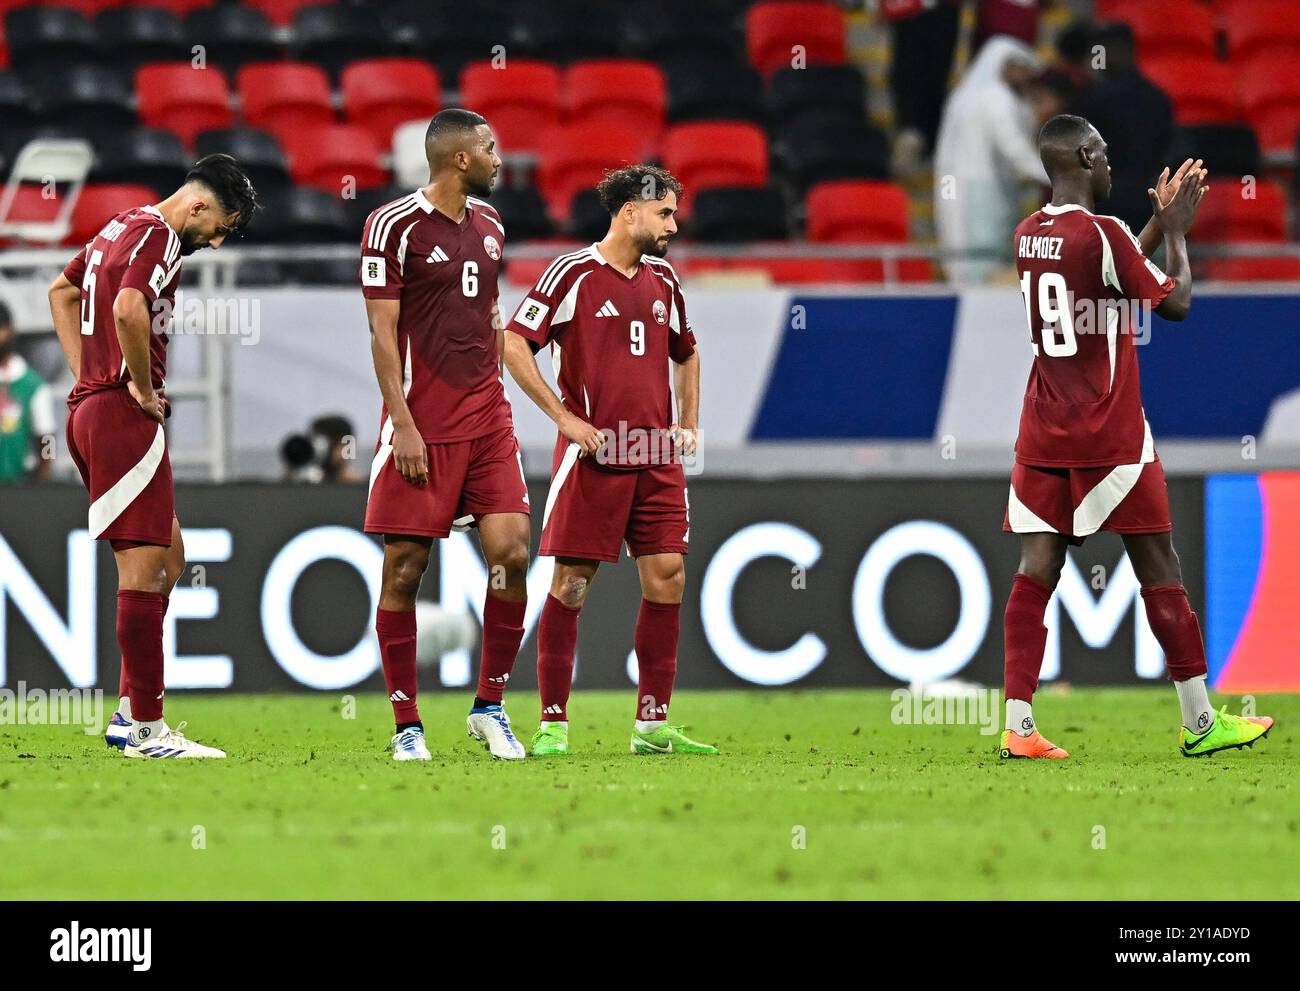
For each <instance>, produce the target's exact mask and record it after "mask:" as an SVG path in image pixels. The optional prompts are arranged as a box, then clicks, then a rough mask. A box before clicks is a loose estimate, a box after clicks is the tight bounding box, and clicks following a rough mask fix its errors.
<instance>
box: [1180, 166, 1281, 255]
mask: <svg viewBox="0 0 1300 991" xmlns="http://www.w3.org/2000/svg"><path fill="white" fill-rule="evenodd" d="M1250 188H1251V187H1250V186H1247V185H1245V184H1244V183H1237V182H1233V181H1231V180H1228V181H1224V182H1220V183H1215V182H1213V177H1211V183H1210V191H1209V193H1207V194H1206V198H1205V202H1203V203H1202V204H1201V207H1200V209H1199V210H1198V211H1197V214H1196V223H1195V225H1194V226H1193V227H1192V238H1193V240H1195V241H1199V242H1201V243H1203V244H1208V243H1215V242H1234V241H1244V242H1255V243H1272V244H1276V243H1279V242H1284V241H1286V239H1287V230H1286V223H1287V212H1288V207H1287V201H1286V194H1285V193H1283V191H1282V189H1281V187H1280V186H1278V185H1277V184H1276V183H1272V182H1258V183H1256V184H1255V185H1254V187H1253V188H1254V193H1255V195H1254V197H1253V198H1249V199H1248V198H1247V197H1246V195H1245V192H1246V191H1247V190H1249V189H1250Z"/></svg>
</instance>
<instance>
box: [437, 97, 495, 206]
mask: <svg viewBox="0 0 1300 991" xmlns="http://www.w3.org/2000/svg"><path fill="white" fill-rule="evenodd" d="M424 154H425V157H426V158H428V160H429V177H430V179H431V180H433V181H437V179H438V178H439V176H446V175H447V174H448V173H455V174H457V175H459V176H460V178H461V181H462V182H463V183H464V185H465V191H466V192H467V193H469V194H470V195H472V196H487V195H489V194H490V193H491V192H492V183H493V181H494V180H495V179H496V173H497V169H498V168H500V167H501V159H500V158H498V157H497V154H496V136H495V135H493V133H492V128H491V127H490V126H489V125H488V122H487V120H486V119H485V118H484V117H483V116H482V115H481V114H476V113H474V111H472V110H463V109H461V108H459V107H450V108H448V109H446V110H442V111H439V112H438V113H437V114H436V115H435V116H434V118H433V120H431V121H429V129H428V130H427V131H425V132H424Z"/></svg>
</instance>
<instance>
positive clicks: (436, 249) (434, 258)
mask: <svg viewBox="0 0 1300 991" xmlns="http://www.w3.org/2000/svg"><path fill="white" fill-rule="evenodd" d="M446 260H447V252H445V251H443V250H442V246H441V245H437V244H435V245H434V246H433V250H432V251H431V252H429V257H428V258H426V259H425V261H427V262H445V261H446Z"/></svg>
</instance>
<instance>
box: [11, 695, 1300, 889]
mask: <svg viewBox="0 0 1300 991" xmlns="http://www.w3.org/2000/svg"><path fill="white" fill-rule="evenodd" d="M1223 701H1228V702H1229V703H1230V708H1231V710H1232V711H1237V708H1238V707H1239V705H1240V700H1239V699H1224V700H1223ZM466 703H467V699H466V698H465V697H463V693H455V694H451V693H440V694H429V695H426V696H425V697H424V698H422V699H421V705H422V715H423V716H424V720H425V725H426V728H427V731H428V733H429V744H430V749H432V750H433V751H434V760H433V762H432V763H431V764H419V763H409V764H396V763H394V762H393V761H392V760H391V759H390V758H389V757H388V756H387V754H386V753H385V752H384V745H385V744H386V742H387V740H388V737H389V735H390V733H391V722H390V710H389V706H388V702H387V699H385V698H384V697H383V696H382V695H364V696H359V697H358V698H357V699H356V713H355V718H354V719H345V718H343V712H342V711H341V706H340V701H339V698H338V697H337V696H326V695H301V696H248V695H245V696H215V695H214V696H200V695H184V694H179V693H178V694H177V695H176V696H175V697H172V696H169V698H168V706H169V714H170V716H169V718H171V719H173V720H180V719H185V720H188V721H189V732H190V733H191V734H192V735H193V736H194V737H195V738H196V739H199V740H201V741H203V742H206V743H210V744H214V745H217V746H222V747H224V748H226V749H227V750H228V751H229V752H230V754H231V758H230V759H229V760H226V761H217V762H208V761H195V762H184V761H156V762H154V761H129V760H125V759H123V758H121V757H120V756H118V754H117V751H112V750H109V749H108V748H107V747H105V746H104V744H103V742H102V740H101V739H100V738H99V737H88V736H85V735H83V734H82V733H81V730H80V729H79V728H78V727H67V726H55V727H49V726H40V727H28V726H4V727H0V863H3V864H4V869H3V871H0V897H3V898H6V899H43V898H60V899H142V898H148V897H162V898H182V899H223V898H253V899H292V898H309V899H331V898H348V899H351V898H415V899H425V898H435V899H436V898H492V899H505V898H523V899H542V898H557V897H558V898H567V897H576V898H631V899H638V898H744V899H749V898H868V899H877V898H904V899H910V898H1013V897H1027V898H1053V899H1055V898H1070V899H1073V898H1090V899H1098V898H1102V899H1109V898H1121V899H1130V898H1157V899H1160V898H1179V899H1205V898H1219V897H1222V898H1241V897H1249V896H1253V895H1256V896H1264V897H1270V898H1286V899H1295V898H1300V875H1297V874H1296V872H1295V871H1293V870H1290V869H1288V868H1289V866H1290V865H1292V864H1294V862H1295V859H1294V858H1295V855H1296V851H1297V849H1298V848H1300V783H1298V780H1297V775H1296V773H1295V768H1296V766H1297V757H1300V747H1298V746H1297V742H1296V728H1297V727H1298V726H1300V696H1261V697H1260V698H1259V699H1258V704H1257V708H1258V711H1259V712H1261V713H1267V714H1270V715H1273V716H1275V717H1277V718H1278V720H1279V724H1278V725H1277V726H1276V727H1274V729H1273V731H1272V733H1271V734H1270V735H1269V738H1268V739H1267V740H1264V741H1261V742H1260V743H1258V744H1256V746H1255V748H1254V749H1253V750H1245V751H1236V750H1233V751H1229V752H1226V753H1222V754H1218V755H1215V756H1213V757H1210V758H1205V759H1198V760H1187V759H1184V758H1183V757H1181V756H1180V755H1179V754H1178V752H1177V750H1176V734H1177V716H1178V707H1177V702H1176V700H1175V698H1174V693H1173V691H1172V690H1171V689H1170V688H1169V687H1168V686H1159V687H1150V688H1132V689H1075V690H1072V691H1062V690H1057V691H1046V692H1044V693H1042V694H1040V696H1039V699H1038V702H1037V704H1036V705H1035V714H1036V715H1037V716H1038V718H1039V721H1040V723H1041V724H1042V726H1043V728H1044V730H1045V732H1046V734H1047V735H1048V736H1049V737H1050V738H1051V739H1053V740H1055V741H1056V742H1058V743H1060V744H1061V745H1062V746H1065V747H1066V748H1067V749H1069V750H1070V752H1071V757H1070V759H1069V760H1068V761H1065V762H1063V763H1057V762H1052V761H1043V762H1030V761H1013V762H1005V763H1003V762H1000V761H999V760H998V759H997V756H996V753H995V747H996V741H997V737H996V736H985V735H981V734H980V732H979V729H978V728H977V727H973V726H961V725H929V726H913V725H895V724H894V723H893V722H892V721H891V718H890V714H891V711H892V709H893V703H892V702H891V700H890V697H889V693H888V692H887V691H859V690H844V691H773V692H759V691H734V692H732V691H727V692H682V693H679V694H678V695H677V696H676V697H675V698H674V699H673V714H674V717H675V720H682V721H684V722H685V723H686V724H687V727H688V731H689V732H691V733H692V734H693V735H695V736H696V737H697V738H698V739H702V740H708V741H711V742H717V743H719V744H720V745H721V746H722V748H723V754H722V755H720V756H718V757H703V756H671V757H669V756H665V757H635V756H633V755H631V754H629V753H628V738H629V735H630V729H631V716H632V707H633V705H634V699H633V693H632V692H631V691H627V692H610V693H606V692H579V693H576V694H575V696H574V699H573V702H572V704H571V706H570V717H571V740H572V745H573V748H574V753H573V754H572V755H571V756H570V757H569V758H567V759H563V758H559V759H556V758H551V759H536V760H534V759H529V760H527V761H525V762H523V763H521V764H505V763H500V762H493V761H491V760H489V759H488V757H487V755H486V753H485V752H484V751H483V750H482V749H480V747H479V746H478V745H477V744H475V743H474V742H473V741H471V740H470V739H468V738H467V737H466V735H465V730H464V727H465V718H464V717H465V711H464V710H465V707H466ZM534 705H535V699H534V698H533V697H531V696H526V697H516V698H515V699H514V705H513V709H514V712H515V728H516V730H517V731H518V734H519V736H520V738H521V739H523V740H525V742H526V741H527V739H528V736H529V735H530V734H531V732H532V730H533V729H534V728H535V726H536V723H535V718H536V717H535V713H534V711H533V708H534ZM1103 831H1104V832H1103ZM200 841H202V842H200ZM1103 844H1104V848H1103Z"/></svg>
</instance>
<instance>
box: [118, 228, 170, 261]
mask: <svg viewBox="0 0 1300 991" xmlns="http://www.w3.org/2000/svg"><path fill="white" fill-rule="evenodd" d="M152 233H153V228H152V227H147V228H145V232H144V237H142V238H140V243H139V244H137V245H136V246H135V249H134V250H133V251H132V252H131V257H130V258H128V259H127V260H126V263H127V264H128V265H134V264H135V256H136V255H138V254H139V253H140V249H141V248H143V247H144V243H145V241H148V240H149V235H150V234H152ZM169 247H170V245H169Z"/></svg>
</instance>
